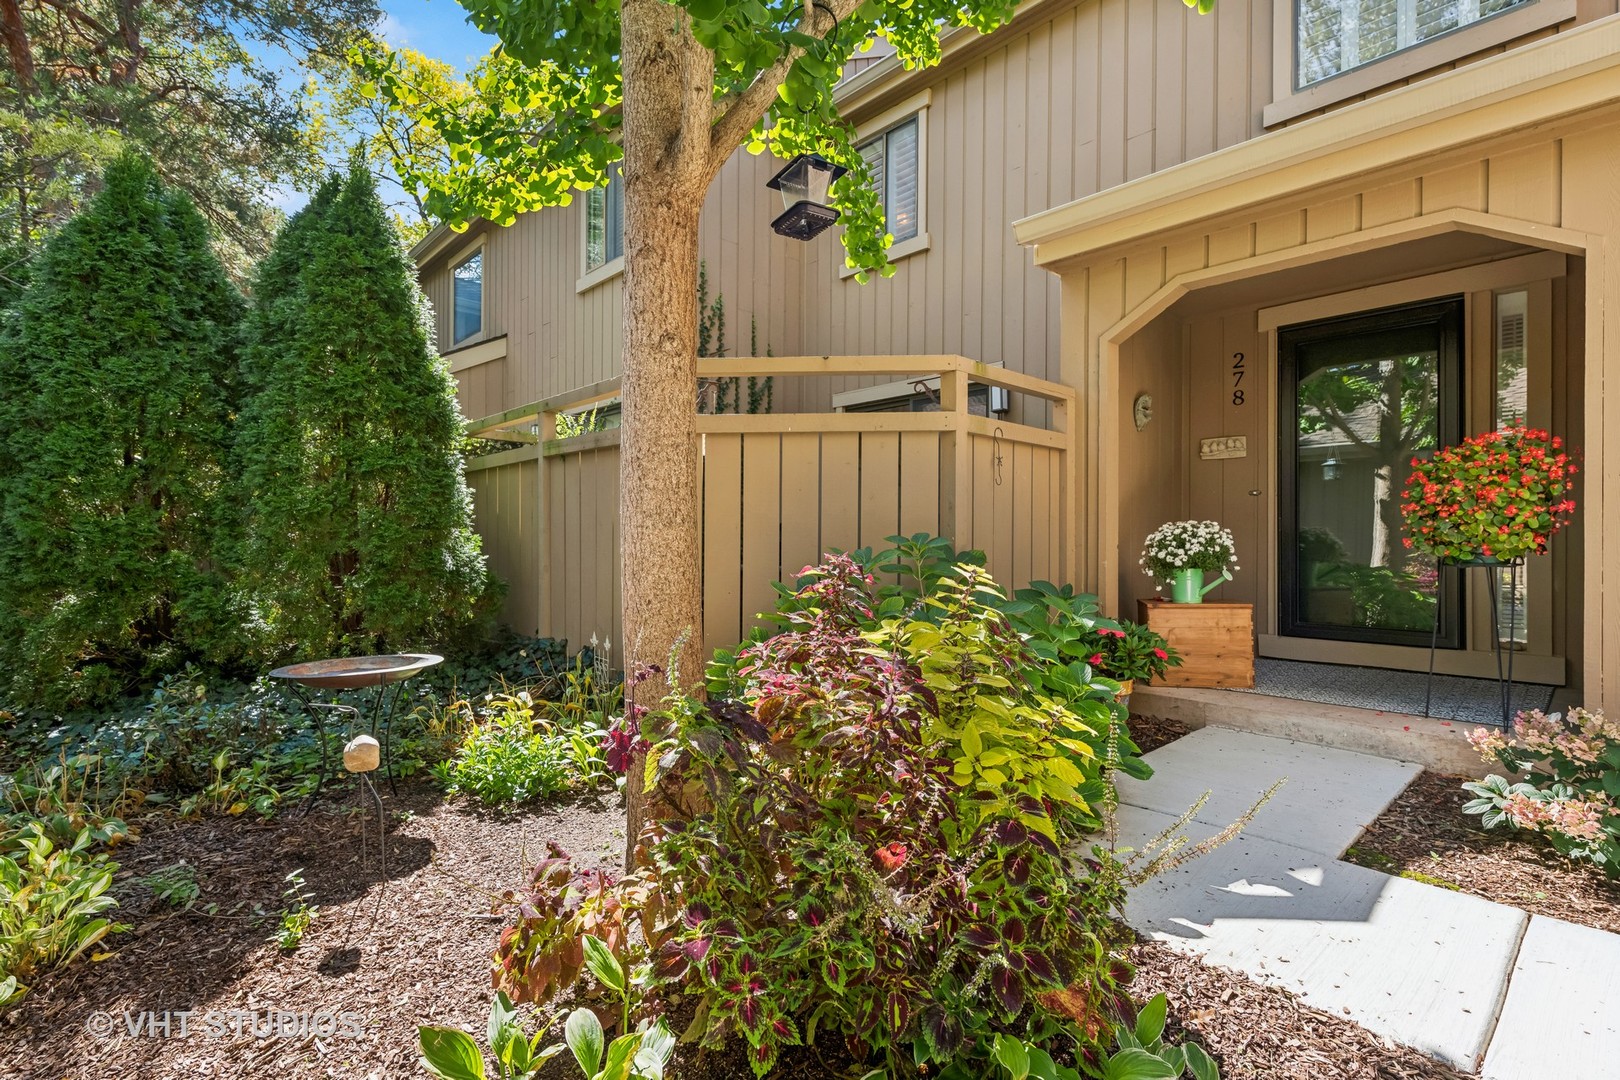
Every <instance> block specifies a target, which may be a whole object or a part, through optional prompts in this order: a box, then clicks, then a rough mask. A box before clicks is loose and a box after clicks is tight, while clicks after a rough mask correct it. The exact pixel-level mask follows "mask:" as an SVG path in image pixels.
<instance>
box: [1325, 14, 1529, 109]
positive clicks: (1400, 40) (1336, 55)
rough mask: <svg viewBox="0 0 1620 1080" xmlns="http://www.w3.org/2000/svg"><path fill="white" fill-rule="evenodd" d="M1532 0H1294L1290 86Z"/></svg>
mask: <svg viewBox="0 0 1620 1080" xmlns="http://www.w3.org/2000/svg"><path fill="white" fill-rule="evenodd" d="M1532 2H1534V0H1294V4H1295V7H1294V14H1295V17H1294V33H1295V39H1294V57H1295V62H1294V89H1295V90H1303V89H1305V88H1306V87H1308V86H1312V85H1315V84H1316V83H1319V82H1322V81H1324V80H1326V79H1331V78H1333V77H1334V76H1335V75H1342V74H1344V73H1345V72H1347V71H1352V70H1354V69H1356V68H1358V67H1361V66H1362V65H1364V64H1370V63H1372V62H1373V61H1374V60H1381V59H1383V58H1384V57H1386V56H1390V55H1392V54H1394V53H1397V52H1400V51H1401V50H1403V49H1410V48H1412V47H1413V46H1415V45H1421V44H1423V43H1424V42H1426V41H1431V40H1433V39H1434V38H1437V37H1440V36H1441V35H1443V34H1448V33H1450V32H1451V31H1453V30H1458V29H1461V28H1462V27H1465V26H1469V25H1471V24H1473V23H1477V22H1479V21H1481V20H1482V19H1488V18H1490V17H1491V16H1493V15H1500V14H1501V13H1503V12H1505V11H1510V10H1513V9H1515V8H1522V7H1527V6H1529V4H1530V3H1532Z"/></svg>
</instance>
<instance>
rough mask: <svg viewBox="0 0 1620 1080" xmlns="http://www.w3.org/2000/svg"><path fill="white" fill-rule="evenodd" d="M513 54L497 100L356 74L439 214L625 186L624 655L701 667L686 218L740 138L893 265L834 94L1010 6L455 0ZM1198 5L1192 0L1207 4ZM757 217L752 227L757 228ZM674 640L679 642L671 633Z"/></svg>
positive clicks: (691, 281) (512, 208)
mask: <svg viewBox="0 0 1620 1080" xmlns="http://www.w3.org/2000/svg"><path fill="white" fill-rule="evenodd" d="M459 2H460V3H461V5H462V6H463V7H464V8H465V9H466V10H467V11H468V12H469V13H470V20H471V22H472V23H473V24H474V25H476V26H477V27H478V28H479V29H480V30H483V31H485V32H487V33H490V34H493V35H495V36H496V37H498V38H499V39H500V42H501V47H502V48H503V49H504V50H505V52H506V53H507V54H508V55H509V56H511V57H513V58H515V59H516V60H517V61H518V62H519V64H520V65H521V67H519V68H518V69H516V70H512V69H505V70H503V71H502V73H501V76H500V78H501V79H502V80H503V82H502V85H501V87H500V90H501V93H500V94H499V100H498V101H492V100H491V98H490V96H489V95H481V96H480V97H479V98H477V99H475V100H474V101H473V102H471V103H470V104H457V103H454V102H441V101H436V100H433V99H431V98H430V97H427V96H424V95H422V94H420V93H419V92H417V91H416V90H415V89H414V88H413V87H412V85H411V82H410V80H409V79H408V78H406V77H404V75H403V73H402V71H401V69H400V68H399V67H398V66H395V65H390V64H388V63H387V62H386V61H384V62H378V61H376V60H373V61H372V62H371V64H370V66H369V68H368V74H369V77H370V79H371V80H372V82H373V83H374V84H375V86H376V87H377V89H378V92H379V93H380V94H381V95H382V96H383V97H384V98H385V99H386V100H388V101H389V102H390V103H391V104H393V105H395V106H396V107H399V108H402V109H405V110H407V111H410V112H413V113H415V114H416V115H417V116H418V117H419V118H420V119H421V120H422V121H423V122H425V123H428V124H431V125H432V126H434V127H435V128H437V129H438V130H439V131H440V132H442V134H443V136H444V139H445V142H446V143H447V144H448V145H449V147H450V151H451V163H450V166H449V167H448V168H446V169H443V170H438V171H435V172H433V173H431V174H419V175H417V176H416V177H415V179H416V180H418V181H420V183H421V185H422V187H423V188H424V189H426V190H428V191H429V192H430V195H429V196H428V200H427V205H428V209H429V211H430V212H432V213H434V214H436V215H438V216H440V217H441V218H443V219H444V220H446V221H448V222H449V223H451V224H452V225H454V226H458V227H459V226H464V225H465V224H466V223H467V222H468V221H470V220H471V219H472V218H474V217H482V218H485V219H487V220H489V221H492V222H495V223H496V224H499V225H509V224H511V223H512V222H513V221H514V220H516V218H517V216H518V215H519V214H522V213H525V212H528V211H532V210H536V209H539V208H541V207H546V206H558V205H565V204H567V203H568V202H569V201H570V200H571V199H572V198H573V196H574V194H575V193H576V192H578V191H581V190H584V189H589V188H592V187H596V186H600V185H602V184H604V183H606V181H607V177H608V174H609V170H610V169H612V168H616V167H617V168H621V169H622V175H623V183H624V234H625V271H624V283H623V288H624V361H623V362H624V377H623V382H622V388H621V393H622V399H623V416H624V428H623V432H622V434H621V442H620V453H621V458H620V461H621V465H620V468H621V481H620V529H621V540H622V553H623V554H622V560H623V561H622V567H621V569H622V576H623V602H624V612H623V615H624V633H625V641H626V659H627V661H629V662H631V663H634V662H637V661H649V662H659V663H661V662H663V661H664V659H665V658H666V657H668V656H670V655H672V653H673V652H675V651H679V652H680V654H681V655H680V661H681V675H682V676H683V677H684V678H685V679H686V680H687V681H689V682H691V681H695V680H697V679H698V677H699V676H700V675H701V673H702V669H701V664H700V663H699V662H698V655H697V647H698V645H699V643H701V641H702V640H703V633H702V600H701V597H702V587H701V581H700V576H701V571H700V558H699V547H698V541H699V537H698V492H697V461H696V454H695V452H694V450H693V445H694V441H695V438H696V422H695V418H694V414H695V410H694V407H693V404H694V390H693V388H694V386H695V385H696V382H697V371H696V362H697V335H698V311H697V305H696V303H695V302H694V299H693V298H694V296H695V295H696V291H697V273H698V217H699V214H700V211H701V210H702V207H703V202H704V197H705V196H706V194H707V193H708V190H709V186H710V184H711V183H712V182H713V181H714V179H715V176H716V175H717V174H718V173H719V171H720V168H721V166H722V165H724V164H725V162H726V160H727V159H728V158H730V157H731V156H732V154H733V153H735V152H736V151H737V149H738V148H739V147H744V146H746V147H747V148H748V149H749V150H751V151H753V152H755V153H758V152H763V151H765V150H767V149H768V150H769V151H770V152H771V153H773V154H774V155H776V156H778V157H781V158H785V159H786V158H791V157H793V156H794V155H797V154H800V153H811V152H814V153H820V154H821V155H822V156H824V157H826V158H827V159H829V160H831V161H833V162H835V163H836V164H839V165H842V166H844V167H846V168H847V169H848V170H849V172H848V173H847V174H846V175H845V176H844V178H843V179H841V180H840V181H839V182H838V183H837V184H836V185H835V187H834V188H833V195H834V197H835V199H836V201H837V206H838V208H839V210H840V211H841V212H842V219H841V223H842V224H843V225H844V236H843V241H844V246H845V249H846V253H847V257H848V260H849V263H850V265H852V266H854V267H855V268H856V269H857V270H859V271H860V273H861V277H862V280H865V277H866V276H867V275H868V274H872V273H879V274H888V273H892V268H891V267H890V266H889V265H888V261H887V258H886V249H887V247H888V245H889V243H890V241H891V238H890V237H889V236H887V235H885V232H884V226H883V209H882V207H881V206H880V205H879V203H878V200H877V196H876V195H875V194H874V192H873V190H872V186H871V184H870V177H869V174H868V171H867V168H866V163H865V161H864V160H863V159H862V157H861V155H860V154H859V153H858V152H857V151H856V149H855V146H854V134H855V133H854V129H853V127H852V126H851V125H849V124H848V123H846V122H845V121H844V119H843V118H842V117H841V116H840V115H839V111H838V104H837V101H836V99H835V95H834V89H835V87H836V86H837V83H838V80H839V78H840V76H841V72H842V68H843V65H844V63H845V62H846V61H847V60H848V59H849V58H850V57H851V55H853V54H854V53H855V51H856V50H858V49H861V48H864V47H867V46H868V44H869V43H870V42H871V41H872V40H873V39H874V38H876V37H883V38H886V39H887V40H888V41H889V42H890V43H891V44H892V45H893V47H894V49H895V52H896V53H897V54H898V56H899V58H900V61H901V62H902V63H904V64H905V65H907V66H908V67H918V66H927V65H931V64H934V63H937V62H938V61H939V59H940V56H941V45H940V39H941V37H942V35H944V34H945V33H947V32H948V31H950V30H952V29H954V28H958V27H968V28H972V29H974V30H977V31H979V32H981V33H988V32H991V31H993V30H995V29H997V28H999V27H1001V26H1004V25H1005V24H1006V23H1007V22H1008V21H1010V20H1011V18H1012V17H1013V14H1014V12H1015V9H1016V6H1017V5H1016V0H675V2H670V0H619V2H617V3H614V2H603V3H578V2H573V0H525V2H523V3H514V2H512V0H459ZM1211 2H1212V0H1190V2H1189V6H1198V7H1199V8H1200V9H1201V10H1207V9H1208V7H1209V5H1210V3H1211ZM760 228H761V230H762V233H763V230H764V229H765V228H766V223H765V222H763V221H762V222H761V223H760ZM681 642H684V643H685V644H684V647H682V646H681V645H680V643H681Z"/></svg>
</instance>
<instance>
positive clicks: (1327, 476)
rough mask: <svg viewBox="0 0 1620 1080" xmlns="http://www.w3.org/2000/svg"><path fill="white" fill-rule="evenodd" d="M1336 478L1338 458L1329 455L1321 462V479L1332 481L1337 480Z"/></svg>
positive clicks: (1337, 476) (1337, 475) (1337, 474)
mask: <svg viewBox="0 0 1620 1080" xmlns="http://www.w3.org/2000/svg"><path fill="white" fill-rule="evenodd" d="M1338 478H1339V459H1338V458H1336V457H1331V456H1330V457H1329V458H1328V459H1327V460H1326V461H1324V462H1322V479H1323V480H1328V481H1333V480H1337V479H1338Z"/></svg>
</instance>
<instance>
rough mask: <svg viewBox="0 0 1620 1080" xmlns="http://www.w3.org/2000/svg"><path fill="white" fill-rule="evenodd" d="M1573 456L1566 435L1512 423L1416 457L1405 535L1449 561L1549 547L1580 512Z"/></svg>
mask: <svg viewBox="0 0 1620 1080" xmlns="http://www.w3.org/2000/svg"><path fill="white" fill-rule="evenodd" d="M1575 457H1576V456H1575V454H1574V453H1573V452H1572V451H1571V450H1569V449H1567V448H1566V447H1565V445H1564V440H1563V439H1562V438H1560V437H1558V436H1556V435H1550V434H1549V433H1548V432H1546V431H1542V430H1538V429H1534V428H1528V427H1524V426H1523V425H1520V424H1513V425H1510V426H1508V427H1506V428H1504V429H1502V430H1501V431H1490V432H1486V433H1485V434H1483V435H1475V436H1474V437H1472V438H1470V439H1465V440H1464V441H1463V442H1462V443H1460V444H1459V445H1457V446H1448V447H1445V448H1444V449H1441V450H1438V451H1436V452H1435V454H1434V456H1433V457H1431V458H1429V459H1428V460H1423V459H1421V458H1413V459H1412V475H1411V477H1410V478H1409V479H1408V480H1407V482H1406V489H1405V490H1404V491H1402V492H1401V498H1402V500H1404V501H1403V503H1402V505H1401V510H1402V512H1403V513H1404V515H1405V518H1406V532H1407V535H1406V537H1405V538H1404V541H1403V542H1404V543H1405V544H1406V546H1407V547H1408V548H1411V549H1412V550H1414V551H1420V552H1424V553H1427V554H1430V555H1434V556H1435V557H1437V558H1439V559H1442V560H1446V561H1470V560H1474V559H1495V560H1497V561H1500V562H1510V561H1513V560H1515V559H1521V558H1524V557H1525V556H1526V555H1541V554H1545V553H1546V551H1547V544H1548V541H1550V540H1551V539H1552V537H1553V535H1554V534H1555V533H1557V532H1558V531H1559V530H1560V529H1562V528H1563V527H1564V526H1566V525H1568V524H1569V522H1570V520H1571V518H1572V517H1573V516H1574V513H1575V500H1574V499H1573V498H1572V495H1573V494H1574V490H1575V475H1576V473H1577V472H1578V471H1579V467H1578V465H1577V463H1576V460H1575Z"/></svg>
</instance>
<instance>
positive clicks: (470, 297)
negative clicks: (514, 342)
mask: <svg viewBox="0 0 1620 1080" xmlns="http://www.w3.org/2000/svg"><path fill="white" fill-rule="evenodd" d="M450 274H451V278H452V280H453V281H454V282H455V309H456V313H455V334H454V337H453V339H452V342H451V343H452V344H455V345H459V344H461V343H462V342H463V341H466V340H467V339H468V338H470V337H472V336H474V335H475V334H477V333H479V332H480V331H482V330H483V329H484V249H483V248H479V249H478V250H477V251H475V252H473V253H472V254H471V255H469V256H467V257H466V258H465V259H463V260H461V261H460V262H459V263H457V264H456V267H455V269H454V270H452V271H451V272H450Z"/></svg>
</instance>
